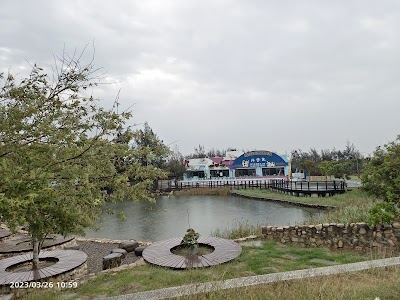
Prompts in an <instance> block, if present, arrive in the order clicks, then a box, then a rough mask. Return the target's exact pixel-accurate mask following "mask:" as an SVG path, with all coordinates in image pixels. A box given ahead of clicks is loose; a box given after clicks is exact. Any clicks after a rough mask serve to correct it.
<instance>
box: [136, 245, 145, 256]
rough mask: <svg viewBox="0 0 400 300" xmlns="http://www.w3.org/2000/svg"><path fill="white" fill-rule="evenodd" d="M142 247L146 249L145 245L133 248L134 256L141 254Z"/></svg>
mask: <svg viewBox="0 0 400 300" xmlns="http://www.w3.org/2000/svg"><path fill="white" fill-rule="evenodd" d="M144 249H146V247H145V246H141V247H137V248H136V249H135V255H136V256H142V253H143V250H144Z"/></svg>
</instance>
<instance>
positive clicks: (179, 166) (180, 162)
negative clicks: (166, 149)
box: [166, 147, 186, 185]
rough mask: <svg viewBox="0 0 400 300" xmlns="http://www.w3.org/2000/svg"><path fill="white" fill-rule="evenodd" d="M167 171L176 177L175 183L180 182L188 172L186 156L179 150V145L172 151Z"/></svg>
mask: <svg viewBox="0 0 400 300" xmlns="http://www.w3.org/2000/svg"><path fill="white" fill-rule="evenodd" d="M166 171H167V172H168V173H169V175H170V176H172V177H174V179H175V185H177V184H178V180H179V179H182V178H183V174H184V173H185V172H186V168H185V158H184V157H183V155H182V153H180V152H179V149H178V147H175V149H174V150H173V151H171V153H170V155H169V157H168V160H167V163H166Z"/></svg>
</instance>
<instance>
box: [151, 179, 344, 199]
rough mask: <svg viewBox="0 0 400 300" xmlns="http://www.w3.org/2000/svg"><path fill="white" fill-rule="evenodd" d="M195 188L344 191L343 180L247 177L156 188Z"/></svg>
mask: <svg viewBox="0 0 400 300" xmlns="http://www.w3.org/2000/svg"><path fill="white" fill-rule="evenodd" d="M197 188H209V189H216V188H228V189H272V190H277V191H282V192H286V193H292V194H293V195H295V196H298V194H299V193H301V194H304V195H311V194H318V195H323V196H325V195H327V194H329V195H333V194H337V193H344V192H345V188H346V187H345V182H344V181H343V180H331V181H293V180H288V179H286V178H261V179H257V178H249V179H225V180H214V179H213V180H192V181H180V182H178V183H177V184H175V183H174V182H171V181H167V182H163V183H162V184H160V183H159V185H158V189H159V190H160V191H161V192H170V191H174V190H187V189H197Z"/></svg>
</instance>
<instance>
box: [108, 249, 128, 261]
mask: <svg viewBox="0 0 400 300" xmlns="http://www.w3.org/2000/svg"><path fill="white" fill-rule="evenodd" d="M111 253H121V254H122V256H121V258H122V259H124V258H125V257H126V255H127V254H128V252H127V251H126V250H125V249H121V248H117V249H112V250H111Z"/></svg>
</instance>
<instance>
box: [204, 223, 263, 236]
mask: <svg viewBox="0 0 400 300" xmlns="http://www.w3.org/2000/svg"><path fill="white" fill-rule="evenodd" d="M260 234H261V225H260V224H258V223H257V225H252V224H249V223H248V221H246V222H240V221H236V222H235V223H234V224H232V226H231V227H229V228H222V229H221V228H217V229H215V230H213V231H211V235H212V236H215V237H220V238H224V239H232V240H234V239H238V238H242V237H247V236H250V235H260Z"/></svg>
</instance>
